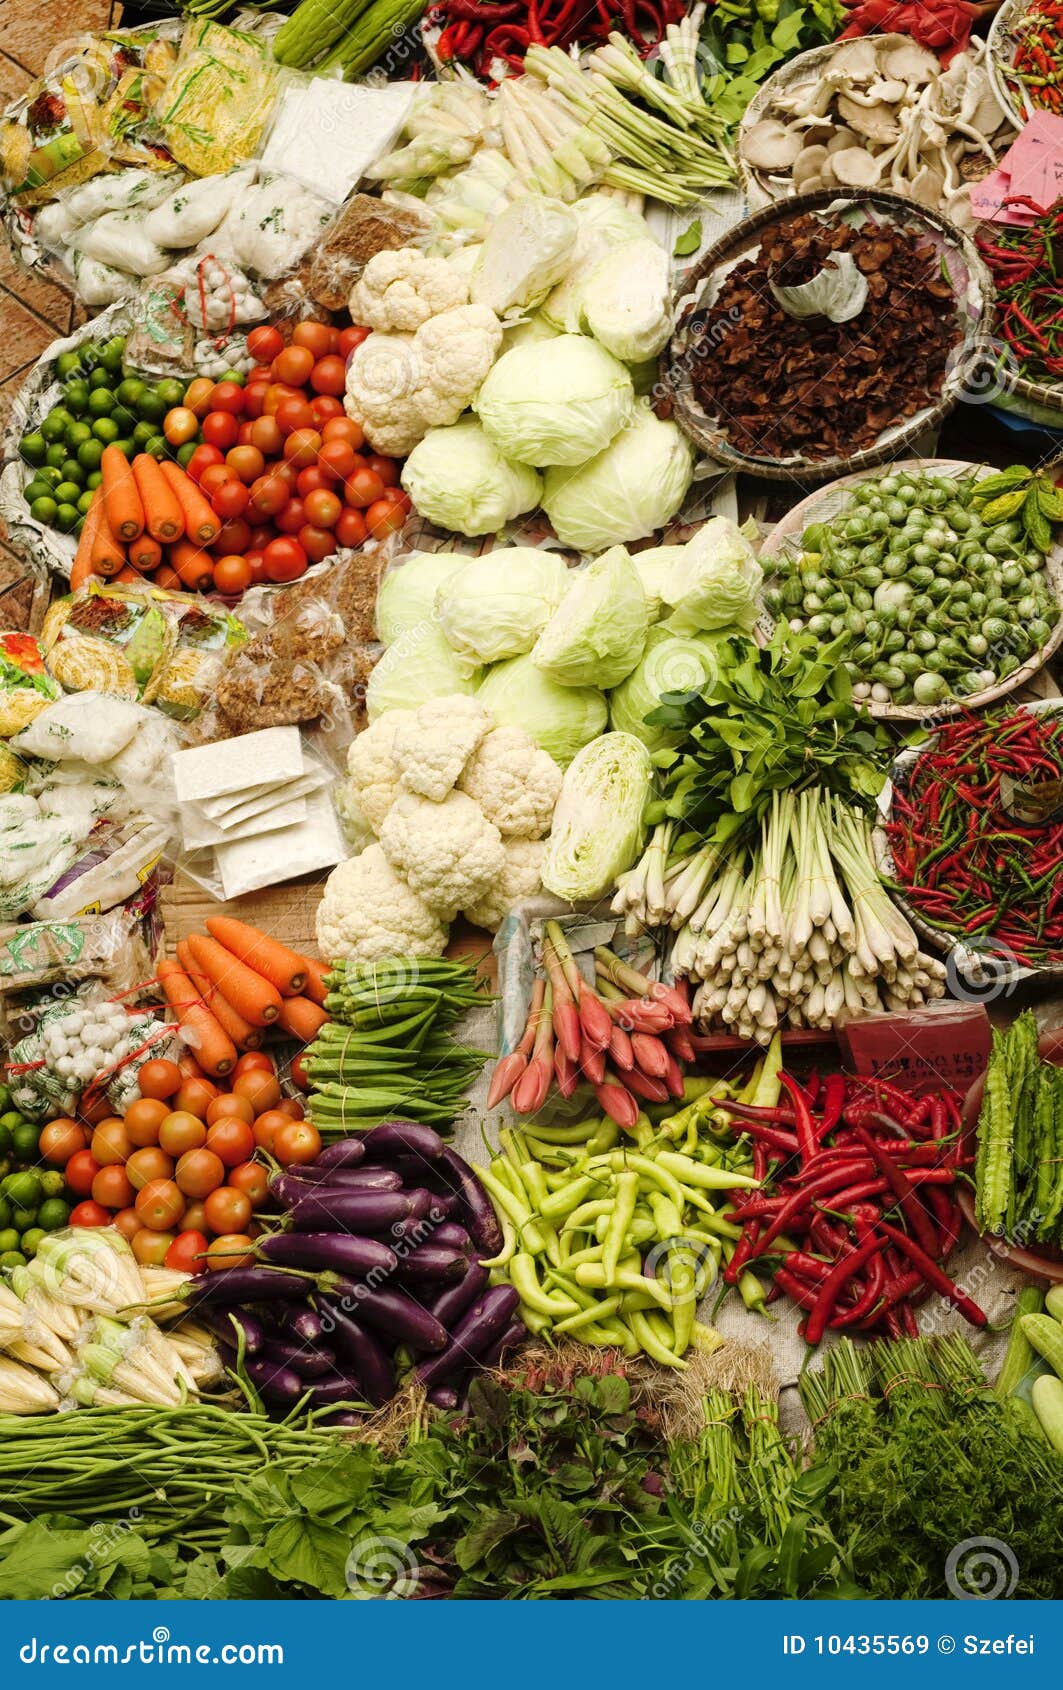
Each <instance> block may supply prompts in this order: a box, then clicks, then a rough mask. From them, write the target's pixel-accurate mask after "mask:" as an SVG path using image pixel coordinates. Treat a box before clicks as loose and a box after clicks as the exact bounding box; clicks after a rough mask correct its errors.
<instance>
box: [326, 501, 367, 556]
mask: <svg viewBox="0 0 1063 1690" xmlns="http://www.w3.org/2000/svg"><path fill="white" fill-rule="evenodd" d="M333 532H334V533H335V535H336V540H337V542H338V544H339V545H341V546H351V547H356V546H361V545H364V544H365V537H366V533H367V532H368V531H367V529H366V526H365V518H364V517H363V515H362V513H361V511H356V510H352V509H351V508H350V506H349V505H345V506H344V508H343V510H342V511H341V512H340V515H339V521H338V522H337V523H336V527H335V529H334V531H333Z"/></svg>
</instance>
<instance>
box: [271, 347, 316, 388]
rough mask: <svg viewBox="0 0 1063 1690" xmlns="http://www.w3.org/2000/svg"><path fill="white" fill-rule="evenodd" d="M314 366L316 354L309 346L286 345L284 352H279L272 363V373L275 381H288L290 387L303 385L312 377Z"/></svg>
mask: <svg viewBox="0 0 1063 1690" xmlns="http://www.w3.org/2000/svg"><path fill="white" fill-rule="evenodd" d="M313 367H314V354H313V353H312V352H311V350H310V348H309V347H308V346H286V347H285V348H284V351H283V352H278V354H277V356H276V358H274V360H273V363H272V364H271V365H270V373H271V374H272V376H273V379H274V381H275V382H283V383H286V384H287V385H288V386H290V387H302V386H303V385H304V384H305V383H306V381H308V379H309V377H310V371H311V370H312V369H313Z"/></svg>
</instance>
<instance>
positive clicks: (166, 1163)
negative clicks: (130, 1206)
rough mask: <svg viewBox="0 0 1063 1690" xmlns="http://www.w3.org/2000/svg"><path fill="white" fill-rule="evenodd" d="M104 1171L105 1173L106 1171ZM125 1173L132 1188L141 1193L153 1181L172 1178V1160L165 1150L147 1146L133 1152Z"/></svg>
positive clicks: (129, 1200) (154, 1145)
mask: <svg viewBox="0 0 1063 1690" xmlns="http://www.w3.org/2000/svg"><path fill="white" fill-rule="evenodd" d="M104 1171H105V1172H106V1170H104ZM125 1171H126V1174H127V1176H128V1177H129V1179H130V1181H131V1183H132V1184H133V1186H134V1188H135V1189H136V1190H137V1191H143V1189H144V1187H145V1186H146V1185H147V1184H148V1183H149V1182H150V1181H151V1180H153V1179H172V1178H173V1158H172V1157H171V1156H168V1155H167V1154H166V1151H165V1150H161V1149H160V1148H159V1146H158V1145H157V1144H149V1145H146V1146H145V1147H144V1149H143V1150H134V1152H133V1154H132V1156H130V1158H129V1161H128V1162H127V1163H126V1165H125ZM100 1201H101V1202H102V1201H103V1199H102V1198H101V1199H100ZM126 1201H127V1202H129V1203H132V1201H133V1199H132V1198H131V1197H129V1198H127V1199H126ZM121 1206H122V1205H120V1207H121Z"/></svg>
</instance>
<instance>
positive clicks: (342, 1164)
mask: <svg viewBox="0 0 1063 1690" xmlns="http://www.w3.org/2000/svg"><path fill="white" fill-rule="evenodd" d="M365 1140H366V1134H365V1133H360V1134H359V1135H358V1137H357V1138H338V1139H336V1141H335V1143H334V1144H330V1145H328V1146H326V1148H325V1149H324V1150H323V1151H322V1152H321V1154H320V1156H319V1157H318V1158H317V1166H318V1167H319V1168H355V1167H357V1166H358V1163H359V1162H361V1161H362V1159H363V1158H364V1156H365Z"/></svg>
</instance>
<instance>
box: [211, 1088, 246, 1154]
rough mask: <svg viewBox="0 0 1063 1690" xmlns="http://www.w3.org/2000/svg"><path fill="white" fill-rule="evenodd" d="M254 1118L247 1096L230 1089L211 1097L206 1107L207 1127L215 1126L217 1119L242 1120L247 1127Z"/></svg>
mask: <svg viewBox="0 0 1063 1690" xmlns="http://www.w3.org/2000/svg"><path fill="white" fill-rule="evenodd" d="M254 1118H255V1111H254V1110H253V1109H252V1107H251V1105H250V1103H249V1102H248V1100H247V1098H246V1097H239V1096H238V1095H237V1094H236V1093H235V1092H231V1091H227V1092H223V1093H222V1095H221V1096H220V1097H215V1098H213V1099H212V1101H211V1102H210V1104H209V1105H208V1107H207V1126H208V1127H216V1126H217V1125H218V1122H219V1121H243V1123H244V1125H245V1126H248V1127H249V1126H250V1125H251V1122H252V1121H253V1120H254ZM212 1148H213V1146H212Z"/></svg>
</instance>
